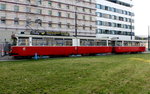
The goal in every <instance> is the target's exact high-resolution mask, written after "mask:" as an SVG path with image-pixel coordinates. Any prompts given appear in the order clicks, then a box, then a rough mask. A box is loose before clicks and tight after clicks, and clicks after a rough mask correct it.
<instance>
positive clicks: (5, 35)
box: [0, 0, 96, 42]
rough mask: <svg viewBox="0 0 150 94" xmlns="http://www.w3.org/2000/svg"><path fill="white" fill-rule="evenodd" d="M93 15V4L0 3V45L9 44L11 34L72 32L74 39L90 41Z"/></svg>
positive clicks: (64, 0) (59, 0)
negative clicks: (82, 37) (0, 43)
mask: <svg viewBox="0 0 150 94" xmlns="http://www.w3.org/2000/svg"><path fill="white" fill-rule="evenodd" d="M75 12H76V14H77V16H75ZM95 12H96V8H95V0H0V41H1V42H2V41H10V39H11V35H12V34H14V33H25V34H30V33H31V32H32V34H33V33H37V31H40V32H46V33H48V34H51V32H54V33H57V32H65V33H66V32H67V33H69V35H70V36H73V35H75V28H76V29H77V32H78V36H90V37H93V36H95V31H96V24H95V23H96V15H95ZM76 17H77V19H76V20H75V18H76ZM75 22H76V23H77V24H75Z"/></svg>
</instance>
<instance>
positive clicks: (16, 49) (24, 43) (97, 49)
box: [10, 34, 146, 57]
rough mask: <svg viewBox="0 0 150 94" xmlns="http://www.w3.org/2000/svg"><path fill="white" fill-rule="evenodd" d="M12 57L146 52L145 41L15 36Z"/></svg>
mask: <svg viewBox="0 0 150 94" xmlns="http://www.w3.org/2000/svg"><path fill="white" fill-rule="evenodd" d="M13 44H14V45H13V46H12V47H11V51H10V55H11V56H14V57H33V56H34V55H35V54H37V55H38V56H69V55H95V54H98V53H138V52H144V51H145V49H146V48H145V47H144V45H143V41H139V40H138V41H137V40H134V41H130V40H110V39H107V38H102V39H99V38H91V37H69V36H42V35H24V34H15V35H13Z"/></svg>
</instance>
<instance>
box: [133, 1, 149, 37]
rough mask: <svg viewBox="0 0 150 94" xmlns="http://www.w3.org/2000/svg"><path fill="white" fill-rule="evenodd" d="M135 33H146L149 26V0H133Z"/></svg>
mask: <svg viewBox="0 0 150 94" xmlns="http://www.w3.org/2000/svg"><path fill="white" fill-rule="evenodd" d="M133 2H134V7H133V10H134V13H135V18H134V19H135V35H147V34H148V26H150V0H134V1H133Z"/></svg>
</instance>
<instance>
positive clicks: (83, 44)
mask: <svg viewBox="0 0 150 94" xmlns="http://www.w3.org/2000/svg"><path fill="white" fill-rule="evenodd" d="M87 42H88V41H87V39H80V45H81V46H87Z"/></svg>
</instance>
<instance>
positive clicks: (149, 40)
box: [148, 26, 150, 51]
mask: <svg viewBox="0 0 150 94" xmlns="http://www.w3.org/2000/svg"><path fill="white" fill-rule="evenodd" d="M149 29H150V28H149V26H148V51H150V32H149Z"/></svg>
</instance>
